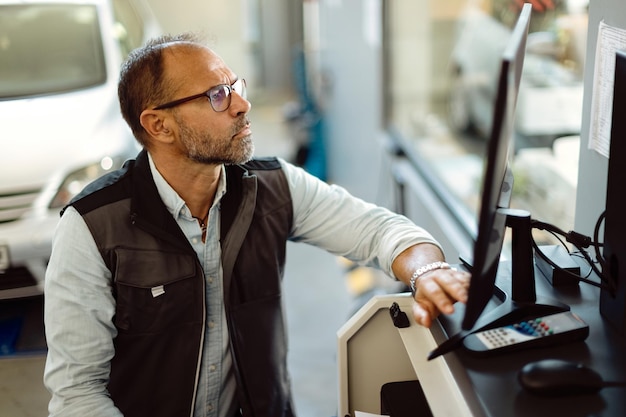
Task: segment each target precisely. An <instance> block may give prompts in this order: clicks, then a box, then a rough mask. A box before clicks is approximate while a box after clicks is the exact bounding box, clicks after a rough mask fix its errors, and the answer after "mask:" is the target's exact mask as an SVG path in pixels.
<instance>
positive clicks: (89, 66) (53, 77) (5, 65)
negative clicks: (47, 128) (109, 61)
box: [0, 4, 106, 99]
mask: <svg viewBox="0 0 626 417" xmlns="http://www.w3.org/2000/svg"><path fill="white" fill-rule="evenodd" d="M105 80H106V72H105V65H104V54H103V50H102V40H101V37H100V30H99V25H98V18H97V11H96V8H95V7H94V6H90V5H79V4H28V5H2V6H0V99H13V98H19V97H28V96H36V95H45V94H52V93H60V92H66V91H72V90H77V89H83V88H86V87H90V86H94V85H98V84H102V83H104V82H105Z"/></svg>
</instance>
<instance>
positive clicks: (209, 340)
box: [44, 159, 437, 417]
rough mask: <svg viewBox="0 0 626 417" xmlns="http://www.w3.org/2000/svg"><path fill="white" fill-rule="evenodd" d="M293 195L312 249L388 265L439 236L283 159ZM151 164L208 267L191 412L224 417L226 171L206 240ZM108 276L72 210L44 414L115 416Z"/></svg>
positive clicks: (54, 308) (63, 245)
mask: <svg viewBox="0 0 626 417" xmlns="http://www.w3.org/2000/svg"><path fill="white" fill-rule="evenodd" d="M280 162H281V164H282V166H283V169H284V171H285V175H286V177H287V180H288V183H289V189H290V192H291V197H292V201H293V230H292V234H291V238H290V240H293V241H301V242H306V243H309V244H313V245H316V246H318V247H321V248H323V249H326V250H328V251H329V252H331V253H333V254H336V255H338V256H344V257H347V258H349V259H352V260H355V261H358V262H360V263H362V264H366V265H369V266H373V267H376V268H379V269H382V270H383V271H385V272H386V273H387V274H388V275H390V276H392V277H393V272H392V271H391V264H392V262H393V260H394V259H395V257H396V256H397V255H399V254H400V253H401V252H402V251H403V250H405V249H406V248H408V247H409V246H412V245H414V244H418V243H424V242H428V243H434V244H437V243H436V241H435V240H434V239H433V238H432V236H431V235H430V234H428V233H427V232H426V231H424V230H423V229H422V228H420V227H417V226H415V225H414V224H413V223H412V222H411V221H409V220H408V219H407V218H405V217H403V216H400V215H397V214H394V213H392V212H390V211H389V210H387V209H385V208H382V207H377V206H375V205H372V204H369V203H366V202H364V201H362V200H360V199H357V198H354V197H352V196H351V195H350V194H348V193H347V192H346V191H345V190H344V189H343V188H341V187H338V186H335V185H328V184H326V183H324V182H322V181H319V180H318V179H317V178H315V177H313V176H311V175H309V174H308V173H306V172H305V171H304V170H302V169H300V168H297V167H295V166H293V165H291V164H289V163H286V162H285V161H282V160H281V161H280ZM150 169H151V171H152V175H153V178H154V181H155V183H156V186H157V189H158V191H159V194H160V196H161V199H162V200H163V202H164V204H165V206H166V207H167V209H168V210H169V212H170V213H171V214H172V216H173V217H174V219H176V221H177V223H178V225H179V227H180V228H181V230H182V231H183V232H184V234H185V236H187V239H188V240H189V242H190V244H191V245H192V247H193V248H194V250H195V251H196V254H197V255H198V259H199V261H200V263H201V264H202V267H203V268H204V276H205V281H206V286H205V288H206V322H205V323H206V327H205V336H204V342H203V346H202V356H201V363H200V369H199V371H200V372H199V374H198V381H197V384H196V395H195V406H194V413H193V416H194V417H230V416H231V415H232V414H233V413H234V411H235V406H236V402H235V401H236V399H235V391H236V381H235V377H234V373H233V372H234V371H233V366H232V356H231V352H230V349H229V347H228V346H229V340H228V329H227V325H226V318H225V313H224V303H223V288H222V266H221V249H220V244H219V236H220V230H219V226H220V202H221V198H222V196H223V195H224V193H225V192H226V180H225V175H224V174H225V170H224V169H222V174H223V175H222V176H221V177H220V183H219V185H218V189H217V193H216V196H215V201H214V203H213V206H212V207H211V209H210V211H209V219H208V223H207V232H206V239H205V242H202V236H201V230H200V227H199V225H198V223H197V221H196V219H194V218H193V217H192V216H191V212H190V211H189V208H188V207H187V206H186V204H185V202H184V201H183V200H182V198H180V196H179V195H178V194H177V193H176V192H175V191H174V189H172V188H171V187H170V186H169V184H168V183H167V182H166V181H165V180H164V179H163V177H162V176H161V175H160V174H159V172H158V170H157V169H156V168H155V166H154V164H153V162H152V159H150ZM112 285H113V284H112V276H111V272H110V271H109V270H108V269H107V267H106V265H105V264H104V261H103V260H102V258H101V256H100V253H99V251H98V249H97V247H96V245H95V242H94V240H93V237H92V235H91V233H90V232H89V230H88V228H87V226H86V224H85V222H84V220H83V219H82V217H81V216H80V215H79V214H78V212H77V211H76V210H75V209H73V208H72V207H69V208H68V209H67V210H66V211H65V213H64V215H63V216H62V218H61V220H60V222H59V226H58V228H57V232H56V234H55V238H54V244H53V249H52V255H51V258H50V263H49V265H48V269H47V272H46V280H45V297H46V298H45V299H46V303H45V326H46V338H47V342H48V356H47V359H46V366H45V370H44V383H45V385H46V387H47V388H48V390H49V391H50V392H51V393H52V399H51V401H50V405H49V412H50V416H61V415H62V416H67V417H71V416H76V417H84V416H86V415H90V416H102V417H114V416H121V415H122V414H121V413H120V411H119V410H117V408H115V406H114V405H113V402H112V400H111V399H110V397H109V396H108V392H107V385H108V378H109V370H110V361H111V359H112V357H113V355H114V348H113V339H114V338H115V337H116V335H117V330H116V328H115V326H114V324H113V320H112V319H113V315H114V314H115V299H114V298H113V295H112V291H111V289H112Z"/></svg>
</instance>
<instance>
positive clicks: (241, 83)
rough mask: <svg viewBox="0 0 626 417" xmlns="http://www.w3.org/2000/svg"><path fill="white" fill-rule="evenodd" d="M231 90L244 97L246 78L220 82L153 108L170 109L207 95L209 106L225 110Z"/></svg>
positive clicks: (228, 104) (227, 106)
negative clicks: (202, 90)
mask: <svg viewBox="0 0 626 417" xmlns="http://www.w3.org/2000/svg"><path fill="white" fill-rule="evenodd" d="M233 91H234V92H235V93H237V94H239V95H240V96H241V97H243V98H244V99H245V98H246V80H244V79H243V78H241V79H239V80H237V81H235V82H234V83H233V84H232V85H228V84H220V85H216V86H215V87H211V88H210V89H208V90H207V91H205V92H204V93H200V94H194V95H193V96H189V97H185V98H179V99H178V100H174V101H170V102H168V103H165V104H161V105H160V106H156V107H155V108H154V109H153V110H163V109H170V108H172V107H176V106H180V105H181V104H183V103H186V102H188V101H191V100H195V99H198V98H201V97H207V98H208V99H209V103H211V107H212V108H213V110H215V111H216V112H223V111H226V110H227V109H228V108H229V107H230V101H231V96H232V93H233Z"/></svg>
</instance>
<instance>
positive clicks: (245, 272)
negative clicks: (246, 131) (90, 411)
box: [71, 151, 294, 417]
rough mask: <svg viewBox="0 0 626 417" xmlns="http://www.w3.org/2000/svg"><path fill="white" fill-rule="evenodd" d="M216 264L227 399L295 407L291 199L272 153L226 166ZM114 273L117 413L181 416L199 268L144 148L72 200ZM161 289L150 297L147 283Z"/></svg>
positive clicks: (194, 371) (190, 397)
mask: <svg viewBox="0 0 626 417" xmlns="http://www.w3.org/2000/svg"><path fill="white" fill-rule="evenodd" d="M226 171H227V174H226V178H227V193H226V194H225V195H224V197H223V199H222V202H221V236H220V243H221V248H222V268H223V272H224V293H225V294H224V299H225V307H226V316H227V322H228V331H229V334H230V343H231V345H230V347H231V350H232V354H233V360H234V367H235V373H236V376H237V384H238V394H237V395H238V399H239V401H240V405H241V407H242V410H243V414H244V416H246V417H249V416H250V417H252V416H258V417H265V416H267V417H269V416H275V417H291V416H293V415H294V411H293V407H292V400H291V394H290V383H289V375H288V372H287V347H286V337H285V336H286V335H285V330H286V328H285V323H284V319H283V311H282V301H281V280H282V274H283V271H284V264H285V251H286V242H287V239H288V237H289V233H290V231H291V226H292V216H293V210H292V201H291V195H290V193H289V187H288V184H287V180H286V178H285V175H284V173H283V171H282V169H280V164H279V162H278V161H277V160H275V159H264V160H253V161H251V162H249V163H247V164H245V165H241V166H239V165H233V166H227V168H226ZM71 204H72V205H73V206H74V207H75V208H76V209H77V210H78V212H79V213H80V214H81V215H82V216H83V218H84V219H85V222H86V223H87V225H88V227H89V229H90V231H91V233H92V235H93V237H94V239H95V242H96V244H97V246H98V248H99V250H100V253H101V255H102V258H103V259H104V262H105V263H106V265H107V266H108V268H109V269H110V271H111V273H112V275H113V283H112V289H111V290H112V292H113V295H114V297H115V299H116V312H115V317H114V323H115V326H116V328H117V330H118V335H117V337H116V338H115V340H114V344H115V356H114V357H113V358H112V361H111V375H110V381H109V386H108V389H109V392H110V394H111V398H112V399H113V401H114V402H115V404H116V406H117V407H118V408H119V409H120V410H121V411H122V412H123V413H124V415H125V416H126V417H135V416H136V417H144V416H151V417H158V416H164V417H165V416H168V417H178V416H191V415H192V413H193V408H192V407H193V401H194V397H195V390H196V385H197V378H198V374H199V361H200V357H201V353H202V351H201V345H202V341H203V337H204V334H203V329H204V326H205V313H204V308H205V300H204V298H205V296H204V294H205V292H204V285H205V282H204V275H203V271H202V268H201V266H200V263H199V261H198V259H197V256H196V254H195V252H194V250H193V248H192V247H191V246H190V245H189V242H188V241H187V239H186V237H185V236H184V234H183V233H182V231H181V230H180V228H179V227H178V225H177V223H176V221H175V220H174V218H173V217H172V215H171V214H170V213H169V212H168V211H167V208H166V207H165V205H164V204H163V202H162V201H161V199H160V197H159V194H158V191H157V188H156V185H155V184H154V180H153V179H152V176H151V173H150V168H149V163H148V158H147V154H146V153H145V151H144V152H142V153H140V154H139V156H138V158H137V160H136V161H129V162H127V163H126V164H125V166H124V167H123V168H122V169H121V170H118V171H116V172H114V173H111V174H109V175H106V176H104V177H102V178H101V179H99V180H96V182H94V183H92V184H91V185H89V186H88V187H87V188H86V189H85V190H84V191H83V192H82V193H81V195H79V196H78V197H77V198H76V199H75V201H74V202H72V203H71ZM161 286H162V290H163V291H164V293H163V294H162V295H159V296H157V297H154V296H153V289H161Z"/></svg>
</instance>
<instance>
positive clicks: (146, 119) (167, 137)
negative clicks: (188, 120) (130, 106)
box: [139, 110, 174, 143]
mask: <svg viewBox="0 0 626 417" xmlns="http://www.w3.org/2000/svg"><path fill="white" fill-rule="evenodd" d="M164 116H165V115H164V112H163V111H161V110H144V111H142V112H141V115H140V116H139V122H140V123H141V126H143V128H144V130H145V131H146V132H147V133H148V134H149V135H150V136H151V137H153V138H154V139H155V140H157V141H159V142H165V143H171V142H172V141H173V140H174V138H173V135H172V130H171V129H170V128H169V127H168V125H169V124H170V123H171V119H170V118H169V117H164Z"/></svg>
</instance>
